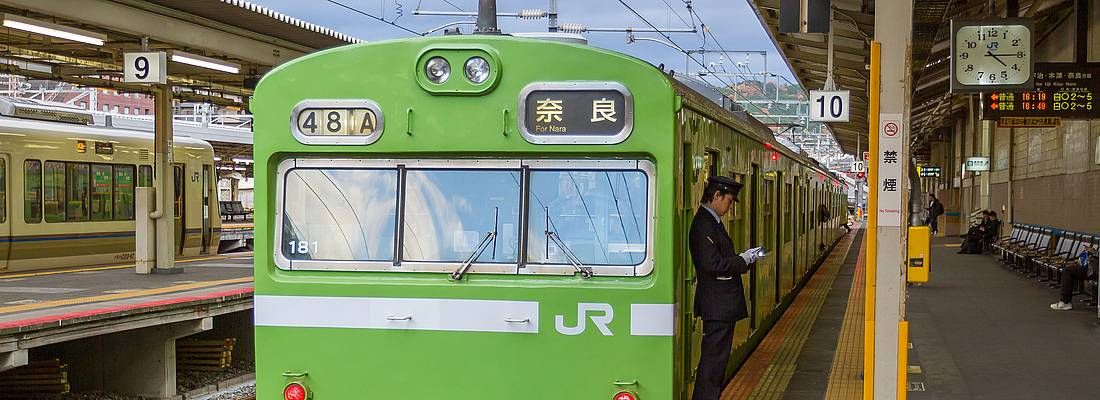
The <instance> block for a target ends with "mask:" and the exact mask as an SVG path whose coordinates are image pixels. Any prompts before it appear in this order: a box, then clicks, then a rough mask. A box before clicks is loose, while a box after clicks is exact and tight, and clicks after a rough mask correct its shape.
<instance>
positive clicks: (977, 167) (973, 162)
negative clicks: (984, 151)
mask: <svg viewBox="0 0 1100 400" xmlns="http://www.w3.org/2000/svg"><path fill="white" fill-rule="evenodd" d="M966 170H967V171H974V172H978V171H989V157H967V158H966Z"/></svg>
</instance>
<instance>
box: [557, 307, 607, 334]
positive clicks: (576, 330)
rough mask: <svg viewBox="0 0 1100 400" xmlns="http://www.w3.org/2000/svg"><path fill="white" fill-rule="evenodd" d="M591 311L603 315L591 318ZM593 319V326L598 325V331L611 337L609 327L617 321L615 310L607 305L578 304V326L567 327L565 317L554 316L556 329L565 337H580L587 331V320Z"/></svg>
mask: <svg viewBox="0 0 1100 400" xmlns="http://www.w3.org/2000/svg"><path fill="white" fill-rule="evenodd" d="M589 311H602V312H603V315H592V316H589V315H588V312H589ZM586 317H587V318H586ZM589 318H591V319H592V324H593V325H596V329H599V330H600V333H602V334H603V335H604V336H611V335H612V333H611V328H608V327H607V325H608V324H610V323H611V320H613V319H615V309H613V308H611V305H610V304H607V303H578V304H577V325H576V326H565V316H564V315H555V316H554V328H555V329H557V330H558V333H561V334H563V335H570V336H573V335H580V334H582V333H584V330H585V327H586V326H585V325H586V324H585V320H586V319H589Z"/></svg>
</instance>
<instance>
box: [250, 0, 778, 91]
mask: <svg viewBox="0 0 1100 400" xmlns="http://www.w3.org/2000/svg"><path fill="white" fill-rule="evenodd" d="M250 1H251V2H252V3H256V4H258V5H261V6H264V7H267V8H270V9H273V10H275V11H279V12H281V13H283V14H287V15H289V16H292V17H295V18H298V19H301V20H305V21H308V22H312V23H315V24H318V25H323V26H325V27H328V28H331V29H334V30H336V31H338V32H341V33H345V34H348V35H351V36H355V37H358V38H360V39H364V40H367V41H375V40H383V39H396V38H402V37H411V36H413V35H412V34H411V33H409V32H406V31H404V30H402V29H400V28H396V27H394V26H391V25H389V24H386V23H384V22H381V21H378V20H375V19H372V18H370V17H368V16H365V15H362V14H359V13H356V12H354V11H351V10H348V9H346V8H343V7H341V6H339V5H337V4H333V3H332V2H330V1H328V0H250ZM335 1H337V2H340V3H342V4H345V5H347V6H350V7H353V8H355V9H358V10H361V11H363V12H366V13H369V14H372V15H375V16H378V17H382V18H384V19H385V20H386V21H391V22H393V21H395V20H396V24H398V25H401V26H403V27H406V28H409V29H411V30H413V31H416V32H424V31H427V30H430V29H433V28H436V27H439V26H441V25H444V24H447V23H450V22H456V21H463V20H471V21H472V20H473V19H475V18H472V17H471V18H465V17H453V16H415V15H412V11H413V10H416V9H418V8H419V9H421V10H430V11H457V10H459V9H461V10H462V11H476V10H477V3H478V1H477V0H335ZM623 2H625V3H626V4H627V5H629V6H630V7H632V8H633V9H634V10H636V11H637V12H638V13H639V14H641V16H642V17H644V18H645V19H647V20H648V21H649V22H650V23H652V24H653V25H655V26H657V27H658V28H660V29H667V28H688V29H690V28H691V27H692V23H693V21H694V23H695V25H696V27H697V28H698V26H699V20H700V19H701V20H702V23H705V24H706V25H707V26H708V27H709V28H710V33H709V34H708V36H707V39H706V44H705V45H703V37H702V36H701V35H700V34H692V33H672V34H669V36H670V37H671V38H672V40H673V41H674V42H675V44H677V45H679V46H680V47H681V48H684V49H699V48H700V47H701V46H702V47H703V48H705V49H707V50H711V49H713V50H718V49H719V48H722V49H724V50H727V51H733V50H744V51H753V52H754V54H743V53H742V54H729V55H727V56H726V57H725V58H724V59H723V58H721V57H720V55H718V54H707V55H706V56H705V57H704V56H702V55H699V54H696V55H694V56H695V58H696V60H698V61H700V62H701V63H703V64H704V65H708V66H710V68H711V69H712V71H718V72H720V73H722V74H723V76H712V77H710V78H709V79H710V82H711V83H712V84H715V85H721V84H723V83H726V84H728V83H736V82H740V81H742V80H744V79H745V78H746V75H745V73H746V72H752V73H761V72H763V71H764V70H765V66H766V67H767V71H768V72H770V73H776V74H781V75H784V76H785V77H787V78H788V79H790V80H792V81H793V80H794V78H793V76H792V75H791V73H790V71H789V70H788V69H787V66H786V64H785V63H784V62H783V60H782V57H781V56H780V55H779V53H778V52H777V51H776V50H775V46H774V45H773V44H772V41H771V39H770V38H769V37H768V34H767V32H766V31H765V30H764V27H763V26H762V25H761V22H760V19H759V18H758V17H757V15H756V13H755V12H753V10H752V8H751V7H750V6H749V4H748V0H693V1H690V3H691V5H692V7H693V9H694V10H695V13H696V14H697V15H698V18H692V16H691V14H690V13H689V12H688V10H687V7H686V5H685V4H686V1H685V0H622V2H620V0H560V1H558V3H559V4H558V15H559V17H558V20H559V24H566V23H575V24H583V25H585V26H588V27H603V28H628V27H629V28H648V27H649V25H647V24H646V22H644V21H643V20H642V19H640V18H638V16H636V15H635V14H634V13H633V12H631V11H630V9H628V8H627V7H626V6H624V5H623ZM399 8H400V13H401V14H403V15H400V16H399ZM548 8H549V0H498V1H497V11H498V12H517V11H519V10H523V9H542V10H547V9H548ZM498 20H499V24H500V27H501V30H502V31H503V32H504V33H519V32H546V30H547V19H545V18H543V19H538V20H519V19H516V18H504V17H502V18H499V19H498ZM461 29H462V32H463V33H470V32H472V31H473V26H472V25H463V26H462V27H461ZM699 30H700V31H701V29H699ZM441 32H442V31H440V32H436V33H434V35H439V34H441ZM634 35H635V37H637V38H653V39H660V40H662V41H666V42H667V39H665V38H663V37H662V36H661V34H659V33H635V34H634ZM585 36H586V37H587V38H588V41H589V44H590V45H592V46H597V47H602V48H607V49H612V50H615V51H620V52H623V53H626V54H630V55H633V56H636V57H639V58H642V59H645V60H647V61H649V62H651V63H653V64H654V65H658V64H665V66H666V68H668V69H672V70H675V71H677V72H682V71H684V68H685V63H687V66H688V67H689V72H690V73H691V74H696V73H698V72H699V71H702V70H703V67H702V66H700V65H699V64H698V63H696V62H693V61H689V60H687V58H686V57H685V56H684V54H683V53H682V52H680V51H678V50H676V49H674V48H672V47H669V46H666V45H663V44H660V43H655V42H653V41H648V40H643V41H635V43H632V44H628V43H627V34H626V33H622V32H615V33H595V32H589V33H586V34H585ZM715 39H716V40H717V42H716V41H715ZM760 51H766V52H767V57H766V59H765V57H764V56H763V55H761V54H760V53H759V52H760ZM765 62H766V65H765ZM711 63H714V64H713V66H711ZM737 63H742V66H741V67H740V68H738V67H737V66H736V64H737ZM775 79H776V78H769V79H768V80H769V81H773V80H775ZM757 80H759V78H757Z"/></svg>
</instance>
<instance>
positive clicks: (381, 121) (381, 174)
mask: <svg viewBox="0 0 1100 400" xmlns="http://www.w3.org/2000/svg"><path fill="white" fill-rule="evenodd" d="M676 107H677V102H676V96H675V95H674V92H673V90H672V87H671V86H670V83H669V81H668V79H667V77H665V76H664V74H662V73H661V72H660V71H659V70H657V69H656V68H654V67H653V66H651V65H648V64H646V63H644V62H642V61H640V60H637V59H634V58H630V57H626V56H623V55H621V54H616V53H612V52H608V51H603V50H599V49H595V48H591V47H586V46H582V45H575V44H567V43H562V42H556V41H548V40H530V39H517V38H510V37H503V36H448V37H442V38H431V39H413V40H398V41H390V42H379V43H372V44H363V45H355V46H348V47H342V48H337V49H332V50H328V51H324V52H320V53H317V54H313V55H310V56H307V57H304V58H302V59H299V60H296V61H293V62H290V63H288V64H286V65H284V66H282V67H280V68H278V69H277V70H275V71H273V72H271V73H270V74H268V75H267V76H266V77H265V78H264V79H263V81H262V82H261V83H260V85H259V87H258V88H257V90H256V94H255V97H254V101H253V107H252V109H253V111H254V113H255V115H256V120H255V132H256V143H255V156H256V177H257V197H256V204H257V206H256V207H257V209H256V211H257V213H256V216H257V217H256V234H257V237H259V238H263V239H261V240H258V241H257V244H256V247H257V251H256V275H255V276H256V314H255V316H256V321H255V323H256V341H257V361H256V362H257V366H256V375H257V383H258V391H259V395H260V397H261V398H274V397H275V396H278V395H279V392H283V391H285V392H284V394H285V395H287V396H289V397H287V398H293V397H295V396H299V395H308V396H311V397H312V398H313V399H317V400H323V399H352V398H355V399H443V398H445V399H478V400H487V399H515V398H525V399H600V398H606V399H612V398H616V399H626V398H630V397H627V395H625V394H623V393H624V392H626V393H629V396H636V397H637V398H641V399H672V398H675V397H679V396H680V391H681V390H682V387H681V384H680V383H678V382H679V381H678V380H677V379H676V375H682V374H683V372H682V370H681V369H680V368H682V364H683V360H677V359H676V356H675V355H676V354H679V353H677V352H675V351H674V348H675V347H676V344H675V343H676V339H675V336H674V335H675V332H674V331H676V330H677V329H676V328H675V326H676V324H677V322H678V321H679V318H678V317H677V315H676V314H677V312H676V311H674V310H675V309H676V306H675V304H676V303H677V300H676V299H674V272H673V271H674V270H673V262H672V261H673V248H674V243H673V242H674V239H673V235H672V234H671V232H673V221H674V216H675V211H674V210H673V204H674V201H675V200H676V199H675V193H676V188H675V185H674V180H673V177H674V176H675V175H676V174H677V173H678V172H677V170H676V168H675V165H676V163H674V162H672V160H673V157H674V156H675V155H674V151H675V149H676V145H675V141H676V139H675V134H674V123H675V121H674V115H675V114H674V113H675V109H676ZM659 215H660V216H661V217H658V216H659Z"/></svg>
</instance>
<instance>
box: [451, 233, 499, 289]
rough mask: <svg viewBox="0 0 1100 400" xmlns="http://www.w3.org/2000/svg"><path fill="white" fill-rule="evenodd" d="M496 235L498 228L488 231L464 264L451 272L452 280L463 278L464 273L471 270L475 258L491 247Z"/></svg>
mask: <svg viewBox="0 0 1100 400" xmlns="http://www.w3.org/2000/svg"><path fill="white" fill-rule="evenodd" d="M496 237H497V231H496V230H493V231H490V232H488V233H486V234H485V237H484V238H482V239H481V243H478V244H477V248H475V249H474V252H473V253H470V257H467V258H466V261H463V262H462V265H460V266H459V267H458V269H456V270H455V272H452V273H451V280H456V281H460V280H462V275H465V274H466V271H469V270H470V267H471V266H473V264H474V260H477V258H478V257H481V253H484V252H485V249H488V248H489V243H492V242H493V240H494V239H496Z"/></svg>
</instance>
